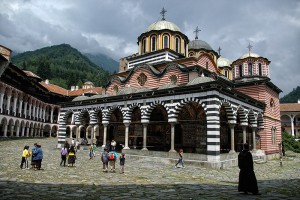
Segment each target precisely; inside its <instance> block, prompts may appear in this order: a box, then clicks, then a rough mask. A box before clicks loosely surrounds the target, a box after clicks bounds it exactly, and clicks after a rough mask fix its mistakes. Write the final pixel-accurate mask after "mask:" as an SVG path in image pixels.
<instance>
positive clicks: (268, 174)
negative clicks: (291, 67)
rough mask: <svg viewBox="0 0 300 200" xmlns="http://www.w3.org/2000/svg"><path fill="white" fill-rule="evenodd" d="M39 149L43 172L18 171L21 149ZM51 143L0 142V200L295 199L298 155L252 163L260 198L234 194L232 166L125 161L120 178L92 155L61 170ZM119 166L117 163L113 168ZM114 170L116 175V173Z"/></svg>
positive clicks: (299, 192)
mask: <svg viewBox="0 0 300 200" xmlns="http://www.w3.org/2000/svg"><path fill="white" fill-rule="evenodd" d="M35 142H37V143H39V144H41V145H42V149H43V151H44V159H43V162H42V168H43V169H44V170H40V171H34V170H21V169H20V168H19V165H20V162H21V154H22V150H23V147H24V146H25V145H30V146H31V147H32V145H33V144H34V143H35ZM56 143H57V141H56V139H54V138H47V139H40V138H34V139H18V140H6V141H0V152H1V154H0V162H1V163H0V199H132V200H133V199H156V200H158V199H300V155H299V154H293V155H291V157H288V158H286V159H284V161H283V166H282V167H280V163H279V161H278V160H272V161H268V162H267V163H264V164H255V166H254V168H255V173H256V176H257V179H258V187H259V190H260V193H262V195H260V196H253V195H244V194H240V193H238V192H237V184H238V173H239V169H238V168H237V167H232V168H230V169H226V170H213V169H207V168H201V167H195V166H186V168H184V169H181V168H174V164H173V163H171V162H170V161H165V162H155V161H153V160H152V159H144V160H135V159H133V158H132V159H130V158H129V157H128V158H127V159H126V164H125V174H119V173H104V172H102V163H101V160H100V156H99V154H100V149H97V156H96V158H95V159H94V160H89V159H88V158H89V156H88V151H87V150H80V151H79V152H78V154H77V158H78V159H77V160H76V167H61V166H59V162H60V153H59V150H58V149H56V148H55V147H56ZM116 166H117V167H119V163H117V165H116ZM117 172H119V171H117Z"/></svg>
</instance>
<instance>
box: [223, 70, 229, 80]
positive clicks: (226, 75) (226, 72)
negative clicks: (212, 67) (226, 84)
mask: <svg viewBox="0 0 300 200" xmlns="http://www.w3.org/2000/svg"><path fill="white" fill-rule="evenodd" d="M224 76H225V77H226V78H228V70H227V69H225V70H224Z"/></svg>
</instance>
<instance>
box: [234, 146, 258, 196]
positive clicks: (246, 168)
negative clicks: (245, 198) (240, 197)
mask: <svg viewBox="0 0 300 200" xmlns="http://www.w3.org/2000/svg"><path fill="white" fill-rule="evenodd" d="M238 165H239V168H240V175H239V187H238V190H239V192H252V193H253V194H257V193H258V187H257V180H256V177H255V174H254V171H253V159H252V155H251V153H250V152H249V151H248V150H243V151H242V152H240V154H239V156H238Z"/></svg>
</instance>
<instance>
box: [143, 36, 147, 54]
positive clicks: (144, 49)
mask: <svg viewBox="0 0 300 200" xmlns="http://www.w3.org/2000/svg"><path fill="white" fill-rule="evenodd" d="M142 53H146V38H144V39H143V41H142Z"/></svg>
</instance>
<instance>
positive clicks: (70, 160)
mask: <svg viewBox="0 0 300 200" xmlns="http://www.w3.org/2000/svg"><path fill="white" fill-rule="evenodd" d="M75 159H76V151H75V147H74V146H71V147H70V150H69V158H68V167H70V165H71V166H72V167H73V166H74V164H75Z"/></svg>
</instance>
